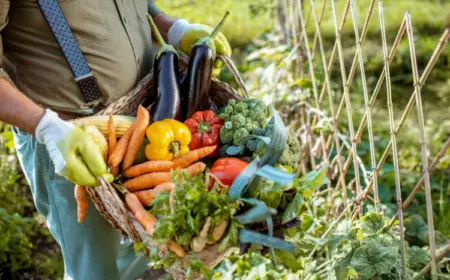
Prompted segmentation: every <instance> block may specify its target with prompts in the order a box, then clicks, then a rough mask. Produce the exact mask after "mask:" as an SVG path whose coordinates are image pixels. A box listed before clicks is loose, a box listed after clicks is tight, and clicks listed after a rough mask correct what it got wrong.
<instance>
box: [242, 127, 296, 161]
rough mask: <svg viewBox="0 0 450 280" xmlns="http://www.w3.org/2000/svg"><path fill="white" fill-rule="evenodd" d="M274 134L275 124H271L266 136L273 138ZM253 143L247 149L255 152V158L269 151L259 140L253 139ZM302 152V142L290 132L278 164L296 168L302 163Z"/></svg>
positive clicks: (267, 128) (266, 130)
mask: <svg viewBox="0 0 450 280" xmlns="http://www.w3.org/2000/svg"><path fill="white" fill-rule="evenodd" d="M272 133H273V122H269V124H268V125H267V126H266V129H265V135H264V136H266V137H272ZM251 141H254V142H253V143H251V144H250V147H249V146H247V148H248V149H249V150H250V151H252V152H253V157H256V156H260V157H261V156H262V155H264V153H265V152H266V149H267V145H266V143H264V142H263V141H261V140H259V139H253V140H251ZM249 142H250V141H249ZM300 150H301V145H300V141H299V140H298V139H297V138H296V137H295V135H293V134H292V133H291V132H290V131H289V132H288V137H287V140H286V146H285V148H284V150H283V152H282V154H281V156H280V157H279V158H278V160H277V163H279V164H281V165H287V166H291V167H293V168H296V167H297V165H298V163H299V162H300Z"/></svg>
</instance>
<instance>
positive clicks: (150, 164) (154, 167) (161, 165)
mask: <svg viewBox="0 0 450 280" xmlns="http://www.w3.org/2000/svg"><path fill="white" fill-rule="evenodd" d="M172 166H173V162H171V161H147V162H144V163H141V164H139V165H135V166H133V167H130V168H128V169H127V170H125V172H124V175H125V177H128V178H134V177H137V176H140V175H143V174H146V173H151V172H161V171H169V170H170V169H171V168H172Z"/></svg>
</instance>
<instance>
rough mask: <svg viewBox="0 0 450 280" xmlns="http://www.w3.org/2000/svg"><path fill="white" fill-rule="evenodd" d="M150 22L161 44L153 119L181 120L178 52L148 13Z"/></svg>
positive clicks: (154, 72) (154, 68)
mask: <svg viewBox="0 0 450 280" xmlns="http://www.w3.org/2000/svg"><path fill="white" fill-rule="evenodd" d="M147 17H148V22H149V23H150V26H151V28H152V30H153V33H154V34H155V37H156V40H157V41H158V43H159V45H160V49H159V52H158V54H157V56H156V58H155V62H154V66H153V89H154V91H155V92H156V93H157V102H156V106H153V107H154V108H151V111H153V112H150V114H151V115H152V121H153V122H156V121H161V120H164V119H175V120H179V121H180V120H181V96H180V77H179V56H178V52H177V51H176V50H175V48H174V47H173V46H171V45H168V44H166V42H165V41H164V39H163V38H162V36H161V34H160V33H159V31H158V28H157V27H156V25H155V23H154V22H153V19H152V17H151V16H150V15H147Z"/></svg>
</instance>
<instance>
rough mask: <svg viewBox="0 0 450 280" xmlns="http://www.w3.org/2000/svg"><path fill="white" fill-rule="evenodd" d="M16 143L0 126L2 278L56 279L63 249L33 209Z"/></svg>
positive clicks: (0, 252)
mask: <svg viewBox="0 0 450 280" xmlns="http://www.w3.org/2000/svg"><path fill="white" fill-rule="evenodd" d="M13 140H14V139H13V134H12V132H11V130H10V127H9V126H7V125H5V124H2V123H0V201H1V207H0V232H1V234H0V278H2V279H3V278H5V279H23V278H24V277H25V278H26V277H31V278H35V279H41V278H42V279H48V278H51V279H57V278H60V277H62V274H63V267H64V264H63V261H62V258H61V253H60V249H59V246H58V245H57V244H56V242H55V241H54V239H53V237H52V236H51V235H50V232H49V231H48V229H47V227H46V224H45V221H43V219H42V216H40V215H39V214H38V213H36V212H35V210H34V208H33V203H32V199H33V198H32V196H31V193H30V190H29V187H28V186H27V185H26V184H25V179H24V177H23V175H22V174H21V172H20V171H21V170H20V167H19V166H18V161H17V158H16V156H15V154H14V148H13V147H14V145H13Z"/></svg>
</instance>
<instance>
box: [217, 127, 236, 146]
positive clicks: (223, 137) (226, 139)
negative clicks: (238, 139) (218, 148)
mask: <svg viewBox="0 0 450 280" xmlns="http://www.w3.org/2000/svg"><path fill="white" fill-rule="evenodd" d="M225 124H226V123H225ZM233 136H234V129H233V128H226V127H225V126H224V127H222V129H221V130H220V141H221V142H222V143H224V144H230V143H231V142H233Z"/></svg>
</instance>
